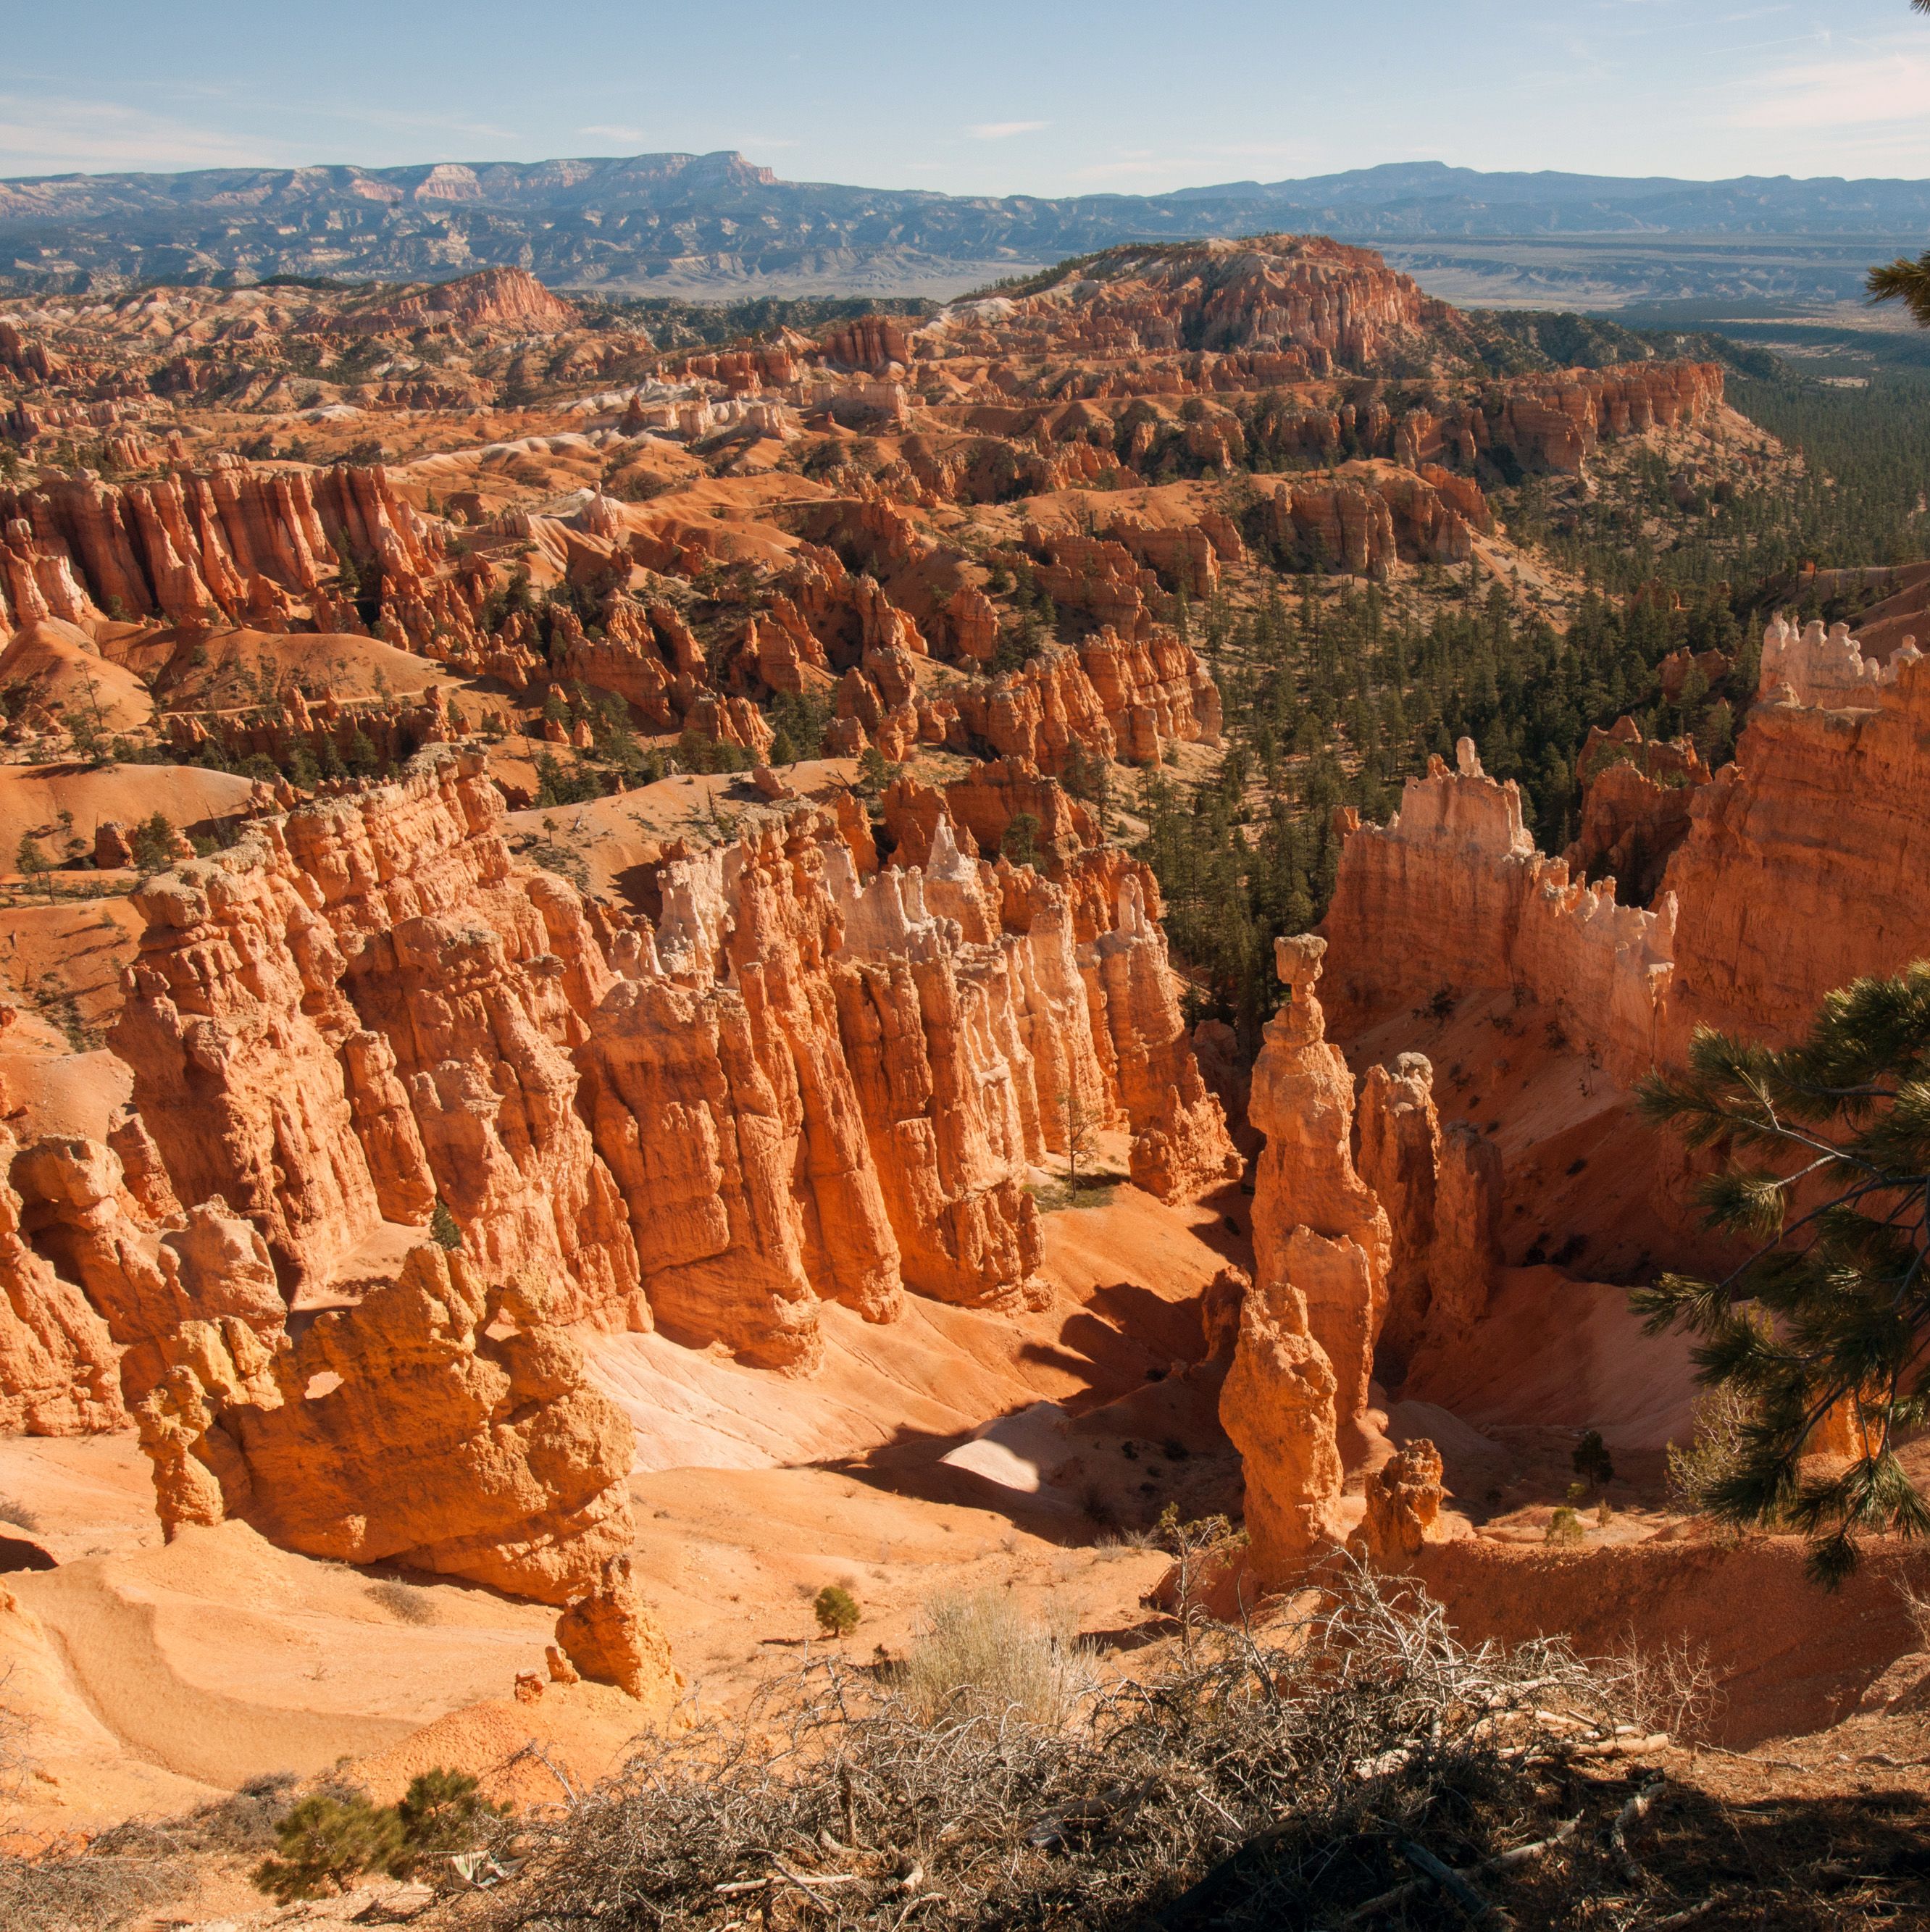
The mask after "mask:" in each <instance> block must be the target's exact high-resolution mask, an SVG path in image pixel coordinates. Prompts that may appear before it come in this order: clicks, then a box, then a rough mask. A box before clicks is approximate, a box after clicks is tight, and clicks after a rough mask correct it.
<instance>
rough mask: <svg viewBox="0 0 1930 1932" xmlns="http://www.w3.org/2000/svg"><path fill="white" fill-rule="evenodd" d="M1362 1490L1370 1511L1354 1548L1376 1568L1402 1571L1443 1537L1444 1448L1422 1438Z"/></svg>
mask: <svg viewBox="0 0 1930 1932" xmlns="http://www.w3.org/2000/svg"><path fill="white" fill-rule="evenodd" d="M1362 1494H1363V1495H1364V1497H1365V1499H1366V1501H1367V1511H1366V1514H1364V1516H1363V1517H1361V1526H1360V1528H1359V1529H1358V1530H1356V1531H1355V1532H1354V1535H1353V1536H1352V1538H1351V1539H1350V1540H1349V1548H1351V1549H1352V1550H1355V1552H1356V1553H1358V1555H1359V1556H1361V1559H1362V1560H1363V1561H1364V1562H1368V1563H1370V1564H1372V1565H1373V1567H1374V1568H1376V1570H1386V1571H1400V1570H1401V1569H1402V1568H1404V1567H1405V1566H1406V1564H1407V1563H1409V1562H1410V1561H1411V1560H1412V1559H1413V1558H1415V1557H1416V1556H1419V1555H1420V1553H1421V1550H1422V1549H1423V1548H1424V1547H1425V1546H1426V1545H1427V1544H1430V1543H1432V1542H1434V1541H1437V1540H1438V1538H1439V1520H1440V1515H1441V1503H1442V1487H1441V1452H1440V1451H1439V1450H1438V1449H1436V1448H1435V1447H1434V1445H1433V1443H1431V1442H1429V1441H1427V1439H1426V1438H1425V1437H1424V1436H1417V1437H1416V1438H1415V1439H1414V1441H1412V1442H1409V1443H1408V1444H1407V1445H1406V1446H1405V1447H1404V1448H1401V1449H1400V1450H1397V1451H1396V1452H1395V1453H1394V1455H1393V1456H1391V1457H1389V1458H1388V1460H1387V1461H1386V1462H1385V1463H1383V1464H1382V1466H1380V1468H1379V1469H1376V1470H1375V1471H1374V1472H1373V1474H1372V1475H1370V1476H1369V1477H1368V1478H1367V1481H1366V1483H1365V1484H1364V1485H1363V1487H1362Z"/></svg>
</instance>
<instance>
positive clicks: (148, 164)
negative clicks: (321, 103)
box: [0, 94, 293, 175]
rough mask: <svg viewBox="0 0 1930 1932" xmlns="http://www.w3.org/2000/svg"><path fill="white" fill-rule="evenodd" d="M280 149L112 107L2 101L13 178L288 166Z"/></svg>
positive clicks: (1, 163) (2, 136) (2, 155)
mask: <svg viewBox="0 0 1930 1932" xmlns="http://www.w3.org/2000/svg"><path fill="white" fill-rule="evenodd" d="M276 145H277V144H275V143H274V142H267V141H263V140H260V139H254V138H248V139H241V138H238V137H236V136H233V135H230V134H228V133H225V132H224V131H223V130H221V129H219V128H217V127H208V126H206V125H195V124H191V123H189V122H187V121H176V120H173V119H170V118H169V117H168V116H167V115H160V114H149V113H143V111H142V110H140V109H139V108H137V107H122V106H121V105H120V104H119V103H117V102H115V101H84V100H77V99H73V98H59V97H56V96H52V95H31V96H29V95H17V94H5V95H0V170H4V171H5V172H7V173H8V174H11V175H50V174H67V173H78V172H116V171H118V170H122V169H164V168H236V167H276V166H286V165H287V163H288V162H289V161H290V160H291V159H292V158H293V157H292V156H291V155H290V154H287V153H286V152H283V153H277V152H276Z"/></svg>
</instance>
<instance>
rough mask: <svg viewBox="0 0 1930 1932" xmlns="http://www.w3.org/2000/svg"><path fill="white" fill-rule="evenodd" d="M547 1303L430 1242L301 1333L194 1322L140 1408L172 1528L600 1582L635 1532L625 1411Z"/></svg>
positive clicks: (501, 1574) (551, 1590)
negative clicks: (221, 1530) (587, 1375)
mask: <svg viewBox="0 0 1930 1932" xmlns="http://www.w3.org/2000/svg"><path fill="white" fill-rule="evenodd" d="M547 1313H548V1311H547V1309H546V1307H545V1298H544V1296H543V1295H542V1292H541V1290H540V1289H538V1288H536V1287H535V1286H533V1285H529V1286H523V1287H520V1288H510V1289H494V1290H491V1289H487V1288H485V1286H484V1283H483V1280H482V1277H481V1276H480V1275H479V1273H478V1272H477V1271H476V1269H475V1268H473V1267H472V1266H471V1265H470V1263H468V1262H467V1261H465V1260H464V1259H463V1258H462V1257H461V1256H459V1255H454V1254H448V1253H444V1252H443V1250H440V1249H439V1248H437V1247H433V1246H430V1245H426V1244H425V1245H424V1246H422V1247H417V1248H416V1249H415V1250H413V1251H412V1252H411V1253H410V1256H409V1259H408V1262H407V1265H405V1266H404V1269H403V1271H402V1273H401V1276H400V1277H399V1278H398V1280H395V1281H393V1282H391V1283H386V1284H385V1285H383V1286H380V1287H379V1288H377V1289H375V1290H374V1292H371V1294H370V1295H368V1298H367V1299H366V1300H365V1301H363V1302H362V1304H361V1305H360V1306H359V1307H356V1308H353V1309H350V1310H338V1311H335V1312H332V1313H327V1314H324V1315H323V1316H320V1317H318V1318H317V1320H316V1321H315V1322H314V1324H313V1325H312V1326H311V1328H308V1331H306V1333H305V1334H303V1335H302V1337H301V1339H300V1340H299V1341H290V1339H289V1338H288V1337H287V1335H286V1334H281V1333H279V1332H278V1333H276V1334H273V1335H271V1336H266V1337H264V1336H261V1335H258V1334H257V1333H256V1332H255V1331H254V1330H253V1329H252V1328H249V1327H248V1325H246V1324H245V1323H243V1322H239V1321H238V1320H236V1319H234V1318H233V1317H228V1318H224V1319H221V1320H220V1321H218V1322H203V1321H196V1322H188V1323H185V1324H184V1325H182V1327H181V1328H179V1329H177V1330H176V1331H174V1334H173V1336H172V1337H170V1340H169V1343H168V1352H169V1355H170V1367H168V1369H167V1373H166V1374H165V1375H164V1376H163V1377H162V1378H161V1381H160V1382H159V1384H158V1385H157V1386H156V1387H155V1388H154V1389H152V1391H150V1392H149V1394H148V1395H147V1396H146V1397H145V1398H144V1400H143V1401H142V1403H140V1406H139V1407H138V1409H137V1418H138V1420H139V1422H140V1431H141V1441H142V1446H143V1448H144V1449H146V1451H147V1453H148V1455H149V1458H150V1460H152V1463H153V1465H154V1469H155V1488H156V1496H157V1503H158V1509H159V1511H160V1514H161V1521H162V1524H163V1526H164V1529H166V1530H167V1532H168V1534H169V1535H173V1533H174V1532H175V1531H176V1529H178V1528H179V1526H180V1525H181V1524H182V1523H210V1522H218V1521H220V1520H223V1519H224V1518H227V1517H236V1518H239V1519H241V1520H243V1521H245V1522H247V1523H250V1524H251V1525H252V1526H254V1528H255V1529H257V1530H259V1531H260V1532H261V1533H262V1534H263V1535H264V1536H266V1537H267V1538H269V1540H270V1541H272V1542H275V1543H278V1544H281V1545H282V1546H283V1547H284V1548H287V1549H290V1550H300V1551H302V1552H303V1553H305V1554H307V1555H310V1556H322V1557H329V1558H333V1559H336V1560H338V1561H341V1562H352V1563H372V1562H398V1563H402V1564H404V1565H408V1566H409V1567H410V1568H415V1569H419V1570H427V1571H433V1572H435V1573H437V1574H441V1575H445V1576H454V1577H467V1578H469V1579H470V1580H473V1581H474V1582H476V1583H486V1584H488V1585H489V1586H491V1587H492V1588H494V1589H500V1590H504V1591H506V1592H509V1593H510V1594H512V1595H518V1596H526V1597H533V1598H536V1599H537V1600H538V1601H541V1602H544V1603H553V1604H565V1603H568V1602H569V1601H571V1600H572V1598H575V1597H577V1596H578V1595H581V1594H582V1593H583V1592H584V1591H586V1590H593V1589H596V1587H597V1586H598V1585H599V1583H600V1581H601V1580H602V1567H603V1565H604V1564H605V1562H606V1561H607V1559H609V1558H611V1557H612V1556H616V1555H617V1554H619V1553H620V1552H622V1551H623V1550H625V1549H626V1548H627V1547H628V1546H629V1542H630V1540H631V1537H632V1523H631V1520H630V1502H629V1490H628V1489H627V1487H626V1479H627V1478H628V1476H629V1469H630V1463H631V1458H632V1453H633V1451H632V1441H631V1431H630V1425H629V1421H627V1420H626V1418H625V1417H624V1415H623V1412H621V1411H620V1409H617V1407H616V1406H615V1405H614V1403H611V1402H610V1401H608V1400H607V1399H606V1398H605V1397H603V1396H602V1395H600V1394H597V1393H596V1391H594V1390H593V1389H591V1388H590V1387H589V1385H587V1382H585V1381H584V1364H583V1354H582V1351H581V1348H580V1347H579V1346H578V1344H577V1343H576V1342H575V1340H573V1339H572V1337H570V1336H569V1334H567V1333H566V1331H564V1330H563V1329H561V1328H557V1327H554V1326H552V1325H550V1324H549V1323H548V1320H547V1319H546V1316H547ZM503 1331H506V1332H503Z"/></svg>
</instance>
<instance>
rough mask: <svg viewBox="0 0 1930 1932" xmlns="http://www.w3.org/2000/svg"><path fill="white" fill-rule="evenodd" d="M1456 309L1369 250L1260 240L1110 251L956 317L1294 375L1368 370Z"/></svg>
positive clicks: (1036, 341)
mask: <svg viewBox="0 0 1930 1932" xmlns="http://www.w3.org/2000/svg"><path fill="white" fill-rule="evenodd" d="M1451 314H1452V311H1450V310H1449V309H1448V308H1447V305H1445V303H1442V302H1436V301H1435V300H1434V299H1433V298H1432V297H1431V296H1426V295H1424V294H1423V293H1421V290H1420V288H1419V287H1418V285H1417V284H1415V282H1414V281H1412V280H1411V279H1410V278H1409V277H1407V276H1406V275H1401V274H1400V273H1398V272H1396V271H1395V270H1393V269H1389V268H1388V266H1386V264H1385V263H1384V262H1383V261H1382V259H1381V257H1380V256H1379V254H1377V253H1376V251H1374V250H1373V249H1370V248H1349V247H1348V246H1346V245H1345V244H1343V243H1340V242H1330V241H1328V240H1327V239H1325V237H1323V236H1255V237H1253V238H1252V239H1249V240H1246V241H1242V242H1202V243H1199V244H1196V245H1193V244H1189V245H1184V246H1183V247H1181V248H1169V247H1168V248H1160V249H1157V250H1153V251H1148V250H1146V249H1144V248H1137V247H1134V246H1133V245H1127V246H1126V247H1124V248H1115V249H1110V250H1108V251H1106V254H1103V255H1101V256H1100V257H1097V258H1095V259H1094V260H1091V261H1089V262H1085V263H1080V264H1079V265H1078V266H1077V267H1076V268H1075V269H1073V270H1071V271H1070V272H1069V273H1068V274H1067V276H1066V277H1065V278H1064V279H1063V280H1062V281H1059V282H1058V283H1056V284H1054V285H1052V287H1049V288H1047V289H1046V290H1043V291H1042V292H1041V293H1038V294H1036V295H1030V296H1023V297H1020V298H1018V299H1016V300H1013V299H995V301H994V302H988V303H985V304H982V305H979V304H973V305H959V307H958V308H955V309H954V310H953V311H950V315H949V317H948V320H949V322H950V327H951V329H952V330H953V331H955V332H956V333H957V334H958V335H959V337H960V338H962V339H963V340H965V341H970V340H971V332H972V327H973V324H974V323H975V322H977V321H978V320H979V319H980V317H982V316H983V317H996V319H997V320H998V323H999V325H1000V328H999V336H1000V339H1001V341H1006V342H1012V341H1016V343H1017V344H1019V346H1020V347H1022V348H1026V349H1034V350H1036V349H1043V348H1045V347H1048V346H1049V347H1050V348H1052V350H1056V351H1058V352H1061V353H1067V354H1070V353H1075V352H1078V351H1082V350H1083V351H1088V352H1093V351H1096V352H1097V353H1100V354H1106V355H1115V356H1121V355H1123V356H1130V355H1133V354H1138V353H1158V352H1160V351H1162V350H1165V351H1169V352H1170V351H1178V350H1182V349H1185V350H1195V351H1205V352H1207V353H1218V354H1233V353H1244V354H1246V355H1248V356H1257V355H1265V356H1271V358H1272V359H1273V361H1274V363H1275V364H1277V365H1278V367H1277V368H1272V367H1269V368H1267V369H1266V370H1265V371H1263V372H1262V373H1264V374H1266V375H1268V376H1271V377H1273V379H1274V380H1282V381H1292V380H1306V379H1307V377H1312V376H1321V375H1325V374H1328V373H1329V372H1330V371H1331V370H1332V369H1333V368H1334V367H1335V365H1340V366H1342V367H1343V368H1349V369H1364V368H1369V367H1371V366H1373V365H1376V364H1378V363H1379V362H1382V361H1383V360H1385V359H1386V357H1387V356H1388V355H1389V354H1391V353H1393V351H1394V350H1395V349H1396V348H1397V347H1399V346H1400V344H1402V343H1403V341H1405V340H1406V339H1407V338H1411V337H1412V336H1414V335H1416V334H1417V333H1418V332H1419V331H1420V330H1421V329H1422V328H1423V327H1424V326H1428V325H1430V324H1434V325H1438V324H1439V323H1443V322H1445V320H1447V319H1448V317H1451Z"/></svg>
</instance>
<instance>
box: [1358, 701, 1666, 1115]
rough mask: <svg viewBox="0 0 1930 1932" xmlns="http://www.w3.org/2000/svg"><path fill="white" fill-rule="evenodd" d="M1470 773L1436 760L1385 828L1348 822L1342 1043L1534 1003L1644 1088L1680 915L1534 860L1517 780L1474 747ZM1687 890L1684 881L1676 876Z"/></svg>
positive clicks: (1461, 747)
mask: <svg viewBox="0 0 1930 1932" xmlns="http://www.w3.org/2000/svg"><path fill="white" fill-rule="evenodd" d="M1456 758H1457V769H1455V770H1454V771H1452V772H1450V771H1449V770H1448V769H1447V767H1446V766H1445V764H1444V763H1442V761H1441V760H1439V758H1434V759H1430V760H1429V763H1428V770H1427V775H1426V776H1425V777H1424V778H1409V780H1408V781H1407V783H1406V787H1405V788H1404V790H1403V793H1402V796H1401V808H1400V811H1399V813H1398V814H1397V815H1396V816H1395V817H1393V818H1392V819H1391V820H1388V823H1387V824H1386V825H1385V826H1374V825H1362V824H1361V823H1359V822H1358V819H1357V818H1356V817H1355V816H1354V814H1352V813H1351V812H1349V813H1348V814H1346V826H1347V829H1346V841H1345V843H1344V844H1343V846H1342V848H1341V853H1340V870H1339V874H1338V877H1337V880H1336V882H1335V885H1334V897H1333V900H1332V902H1331V905H1330V906H1329V907H1328V913H1327V917H1326V919H1325V923H1324V927H1323V930H1324V931H1325V933H1326V935H1327V938H1328V941H1329V942H1330V944H1331V947H1332V958H1333V960H1334V971H1333V976H1332V978H1331V980H1330V981H1329V989H1330V994H1329V999H1330V1004H1331V1007H1332V1008H1333V1010H1334V1015H1335V1025H1336V1027H1337V1030H1338V1031H1340V1032H1341V1033H1342V1034H1346V1035H1352V1034H1354V1033H1356V1032H1358V1031H1362V1030H1364V1028H1366V1027H1367V1025H1370V1024H1371V1023H1372V1022H1373V1020H1375V1019H1379V1018H1384V1017H1385V1016H1386V1015H1387V1014H1388V1013H1391V1012H1394V1011H1397V1010H1402V1009H1404V1008H1411V1007H1415V1006H1419V1005H1424V1004H1427V1002H1428V1001H1430V1000H1432V999H1433V998H1435V997H1436V995H1439V994H1441V993H1443V992H1445V993H1447V994H1448V995H1451V997H1452V998H1457V999H1458V998H1462V997H1464V996H1465V995H1468V994H1469V993H1473V992H1505V991H1509V990H1511V989H1515V988H1520V989H1522V990H1523V992H1525V993H1526V994H1527V995H1530V996H1532V998H1535V999H1536V1000H1538V1001H1541V1003H1542V1004H1544V1005H1545V1006H1547V1007H1549V1008H1550V1010H1551V1012H1552V1013H1553V1014H1554V1016H1556V1018H1557V1019H1559V1021H1560V1022H1562V1025H1564V1027H1565V1028H1567V1029H1568V1031H1570V1032H1571V1037H1575V1038H1577V1039H1580V1040H1589V1041H1590V1042H1592V1043H1595V1046H1596V1047H1597V1049H1598V1051H1599V1052H1600V1054H1601V1057H1602V1059H1603V1062H1604V1065H1605V1066H1606V1067H1607V1069H1608V1070H1609V1072H1610V1074H1611V1075H1612V1076H1613V1077H1614V1078H1616V1079H1618V1080H1621V1081H1622V1082H1630V1081H1632V1080H1633V1079H1635V1078H1636V1077H1637V1076H1638V1075H1639V1074H1640V1073H1641V1072H1642V1071H1643V1070H1645V1069H1646V1068H1647V1067H1649V1066H1650V1065H1652V1064H1653V1062H1654V1060H1655V1054H1656V1052H1657V1048H1658V1042H1659V1040H1660V1037H1661V1034H1660V1028H1661V1014H1662V1010H1663V1007H1664V1003H1665V1001H1666V998H1667V988H1668V983H1669V980H1670V974H1671V973H1672V971H1673V962H1674V958H1675V944H1676V931H1675V929H1676V902H1675V899H1674V898H1673V896H1672V895H1670V893H1669V892H1666V891H1665V892H1663V893H1661V895H1659V897H1658V899H1657V901H1656V904H1655V908H1654V910H1643V909H1642V908H1640V907H1633V906H1622V905H1618V904H1616V901H1615V889H1614V881H1613V880H1612V879H1604V880H1601V881H1599V882H1598V883H1595V884H1593V885H1586V884H1576V883H1571V880H1570V879H1569V877H1568V866H1567V865H1566V863H1565V862H1564V861H1563V860H1562V859H1548V858H1545V857H1544V856H1542V854H1541V853H1539V852H1538V851H1537V850H1535V844H1534V841H1533V840H1532V838H1531V837H1530V836H1529V833H1528V831H1527V829H1526V826H1524V824H1523V822H1522V816H1521V799H1520V791H1519V790H1518V789H1517V787H1516V786H1515V784H1514V782H1513V781H1512V780H1509V781H1507V782H1505V783H1497V782H1496V781H1495V780H1493V779H1492V778H1489V777H1487V775H1485V774H1484V772H1482V770H1481V761H1480V760H1479V759H1478V757H1476V756H1475V750H1474V745H1473V742H1472V740H1471V739H1466V738H1463V739H1461V740H1460V742H1459V744H1458V745H1457V748H1456ZM1671 881H1673V866H1671Z"/></svg>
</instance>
